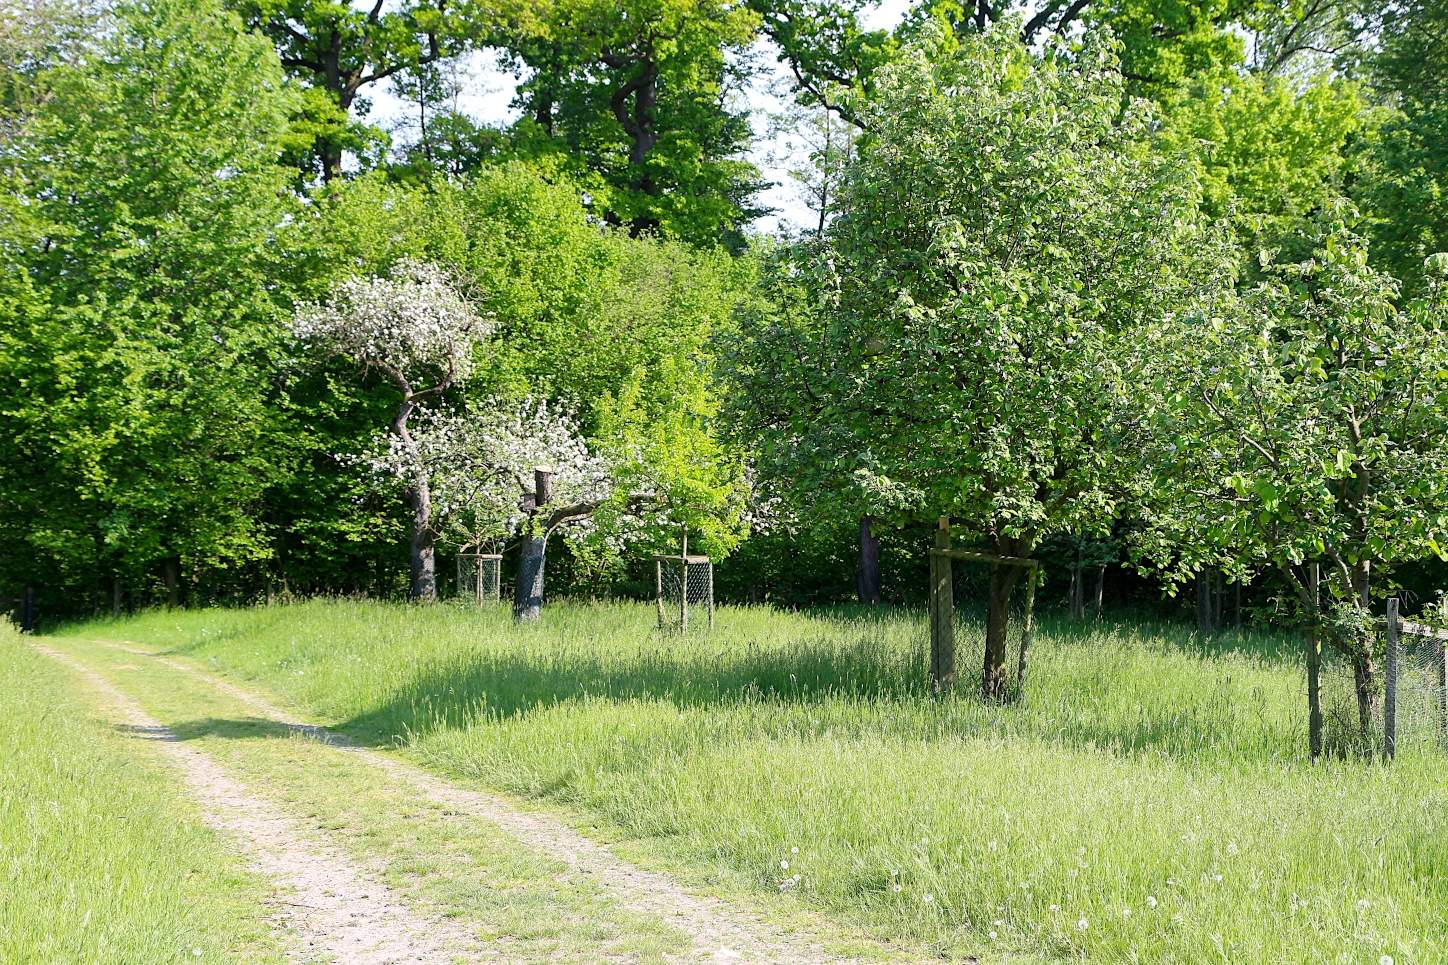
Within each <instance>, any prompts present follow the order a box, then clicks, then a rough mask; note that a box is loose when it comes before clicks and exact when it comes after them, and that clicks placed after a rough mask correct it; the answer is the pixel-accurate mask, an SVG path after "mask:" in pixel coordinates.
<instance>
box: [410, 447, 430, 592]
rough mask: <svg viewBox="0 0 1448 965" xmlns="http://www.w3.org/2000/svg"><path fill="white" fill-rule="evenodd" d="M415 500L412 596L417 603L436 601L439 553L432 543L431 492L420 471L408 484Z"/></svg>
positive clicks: (412, 545) (412, 542) (412, 546)
mask: <svg viewBox="0 0 1448 965" xmlns="http://www.w3.org/2000/svg"><path fill="white" fill-rule="evenodd" d="M407 496H408V499H409V500H411V502H412V541H411V545H410V548H411V554H412V599H413V602H415V603H436V602H437V554H436V552H435V550H434V547H433V542H434V539H435V536H434V534H433V531H432V493H431V491H430V490H429V489H428V486H427V476H426V475H425V474H422V473H419V474H418V475H417V477H416V478H415V479H413V481H412V485H411V486H409V487H407Z"/></svg>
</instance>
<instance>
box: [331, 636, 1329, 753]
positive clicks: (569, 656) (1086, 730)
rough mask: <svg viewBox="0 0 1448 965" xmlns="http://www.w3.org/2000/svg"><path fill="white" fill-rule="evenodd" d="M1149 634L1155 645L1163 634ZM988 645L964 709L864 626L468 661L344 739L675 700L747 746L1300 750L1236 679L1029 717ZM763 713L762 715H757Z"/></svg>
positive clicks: (1243, 642)
mask: <svg viewBox="0 0 1448 965" xmlns="http://www.w3.org/2000/svg"><path fill="white" fill-rule="evenodd" d="M1102 629H1106V630H1107V631H1108V632H1112V628H1111V627H1106V628H1103V627H1102V625H1100V624H1097V625H1096V626H1095V627H1089V626H1084V625H1076V626H1075V627H1073V625H1071V624H1067V623H1065V622H1064V621H1062V622H1061V624H1060V625H1059V626H1058V625H1056V623H1055V621H1054V620H1050V621H1048V626H1047V627H1045V628H1042V632H1043V634H1044V637H1045V639H1044V640H1042V639H1041V638H1038V641H1037V646H1040V647H1068V646H1069V647H1077V648H1081V650H1082V651H1083V652H1091V651H1094V650H1096V648H1097V647H1098V646H1099V637H1097V638H1093V637H1092V634H1093V633H1100V632H1101V631H1102ZM1139 630H1140V631H1141V632H1144V633H1151V632H1152V629H1151V628H1149V627H1141V628H1139ZM979 631H980V628H979V627H975V626H970V625H967V626H964V627H962V632H961V634H960V637H959V644H960V650H959V652H958V656H957V669H958V672H959V677H958V684H957V690H956V693H955V694H954V695H952V696H949V697H936V696H935V695H933V694H932V691H931V687H930V681H929V677H928V673H927V669H926V666H925V651H926V645H925V641H924V640H923V638H922V639H920V640H917V641H914V642H913V643H907V642H906V641H902V640H900V639H899V638H898V637H895V638H889V637H885V636H881V635H879V634H874V633H872V632H871V631H870V629H869V628H868V626H864V627H861V626H856V627H855V628H854V629H853V631H852V630H851V629H849V628H841V629H840V630H838V631H835V632H831V633H827V634H821V635H820V636H817V637H812V638H808V639H804V640H800V641H797V642H791V643H787V644H785V645H782V646H781V645H778V644H775V645H772V646H770V647H761V646H751V645H744V646H740V645H738V644H734V645H726V646H725V647H722V648H717V649H711V648H710V646H709V643H708V641H709V638H708V637H707V636H700V637H697V638H696V637H677V636H675V637H660V638H658V645H657V647H654V648H652V649H651V648H648V647H644V648H639V649H637V650H632V651H626V652H620V653H614V654H609V653H600V652H599V651H595V650H587V649H583V648H577V649H571V648H561V649H551V650H550V649H539V650H530V649H529V648H527V647H526V646H520V647H518V648H516V649H506V650H498V651H490V652H486V653H483V652H476V651H474V652H467V651H464V652H461V653H459V654H457V655H456V656H454V657H452V658H451V659H449V660H447V661H442V662H437V663H433V664H430V665H426V666H422V667H419V668H418V669H417V670H416V671H415V672H414V674H413V675H412V676H411V678H410V679H408V680H407V681H406V682H405V683H404V684H402V685H401V686H400V687H398V688H397V689H396V690H394V691H393V692H392V693H391V695H390V697H389V699H387V700H386V701H385V702H384V703H382V704H381V705H379V706H377V707H376V708H375V709H373V710H371V711H370V712H368V713H365V714H361V715H359V716H357V717H354V718H353V719H351V720H349V721H348V722H347V723H346V724H344V725H343V727H342V729H343V730H344V731H346V732H347V733H348V734H350V735H352V736H354V737H355V738H356V739H358V740H361V741H365V742H368V743H376V744H388V743H392V742H393V741H395V740H397V739H406V738H408V737H409V736H412V737H421V736H425V735H427V734H428V733H431V732H435V731H439V730H449V729H465V728H467V727H470V726H487V723H488V722H490V721H497V720H499V719H506V718H513V717H515V716H520V715H526V714H529V713H532V712H535V711H538V710H545V709H547V708H551V707H556V706H558V705H561V704H564V703H566V702H569V701H575V700H580V699H592V700H602V701H608V702H612V703H626V702H630V701H640V702H659V701H662V702H666V703H669V704H673V705H674V706H676V707H678V708H679V709H680V710H681V711H682V710H685V709H688V708H711V707H718V708H721V709H724V710H728V711H730V712H734V711H738V710H739V709H740V708H745V712H746V716H748V717H750V718H751V720H750V722H748V723H745V724H743V725H742V726H743V729H742V730H736V731H734V733H735V739H739V738H741V737H742V735H744V734H747V733H749V732H754V731H756V730H757V733H758V736H759V738H760V739H771V738H774V737H782V736H789V735H797V734H800V733H804V734H806V735H808V734H809V733H814V732H820V733H828V734H831V735H833V736H834V737H839V738H846V739H849V738H851V737H853V738H862V737H865V736H866V735H875V736H879V735H882V734H884V733H888V734H890V735H892V736H894V737H896V738H904V739H914V740H920V741H923V742H932V741H939V740H951V739H955V740H970V739H990V740H1015V739H1020V740H1025V741H1045V742H1048V743H1053V744H1059V745H1062V746H1066V747H1073V748H1088V747H1089V748H1093V749H1095V750H1101V751H1107V752H1109V753H1113V754H1117V755H1120V756H1124V757H1135V756H1140V755H1144V754H1154V755H1161V756H1167V757H1173V758H1177V759H1183V760H1188V759H1193V758H1197V757H1202V756H1204V755H1205V756H1210V757H1213V758H1217V759H1220V758H1228V757H1231V758H1242V759H1248V758H1250V759H1279V760H1280V759H1282V758H1284V757H1295V756H1297V755H1298V753H1299V751H1300V750H1301V748H1300V747H1298V744H1300V743H1301V741H1299V740H1297V734H1296V730H1297V729H1298V728H1297V727H1296V723H1297V722H1294V721H1292V720H1286V719H1277V717H1276V716H1273V715H1274V714H1275V713H1276V712H1275V711H1273V710H1272V709H1271V708H1270V707H1268V706H1267V705H1266V704H1265V703H1263V700H1265V698H1264V697H1263V696H1262V695H1261V694H1255V693H1251V692H1243V691H1242V688H1241V687H1240V686H1235V685H1233V683H1232V676H1231V673H1230V669H1229V670H1228V671H1227V672H1225V673H1223V674H1222V676H1221V679H1220V680H1218V681H1217V683H1215V684H1208V685H1207V686H1193V688H1192V693H1191V696H1190V699H1189V700H1186V701H1184V702H1182V703H1174V702H1173V701H1172V700H1171V699H1168V696H1167V695H1159V696H1153V695H1151V694H1149V693H1141V694H1138V695H1135V696H1133V697H1131V699H1126V698H1124V697H1123V696H1122V695H1121V693H1119V692H1118V689H1119V688H1118V687H1117V686H1116V685H1115V684H1112V683H1111V682H1109V681H1107V682H1103V681H1100V680H1095V681H1094V682H1091V683H1088V682H1086V681H1083V682H1082V688H1083V689H1082V692H1081V693H1080V694H1079V699H1076V698H1068V699H1067V700H1066V701H1065V702H1061V701H1059V700H1057V701H1056V703H1055V704H1054V705H1053V703H1052V698H1050V697H1048V696H1046V694H1045V692H1043V691H1040V690H1038V691H1035V692H1032V691H1031V690H1030V689H1029V688H1028V692H1027V698H1026V700H1025V701H1024V702H1022V703H1019V704H1000V703H996V702H992V701H986V700H984V699H983V698H982V697H981V696H980V695H979V690H978V685H977V681H978V677H977V676H976V671H975V667H976V666H978V663H977V661H978V660H979V652H980V647H979V646H977V644H979V643H980V640H978V639H976V637H977V636H979ZM1263 643H1264V642H1263V641H1262V640H1254V639H1251V638H1246V637H1243V638H1237V639H1233V640H1230V641H1219V642H1216V643H1212V644H1210V645H1199V644H1197V643H1196V642H1195V641H1194V640H1193V639H1192V634H1191V633H1190V632H1183V633H1180V634H1178V633H1169V634H1168V635H1167V638H1166V639H1163V640H1160V641H1155V640H1154V641H1152V643H1151V646H1150V647H1148V648H1146V649H1145V650H1143V651H1142V652H1143V655H1144V656H1145V655H1146V654H1147V653H1149V651H1150V650H1152V649H1155V650H1158V652H1160V651H1179V652H1181V653H1184V654H1187V655H1188V656H1196V657H1200V658H1202V659H1203V665H1202V670H1203V672H1211V671H1209V670H1208V663H1209V662H1210V661H1211V660H1213V659H1214V658H1216V657H1219V656H1222V655H1224V654H1236V655H1241V656H1247V655H1250V656H1251V657H1254V658H1257V659H1261V660H1263V661H1276V660H1278V659H1280V655H1279V654H1278V653H1276V651H1275V648H1274V647H1271V646H1264V645H1263ZM1134 646H1135V645H1132V646H1131V647H1128V648H1127V650H1128V651H1130V650H1131V649H1132V647H1134ZM1012 660H1014V654H1012ZM1128 670H1129V668H1128ZM1113 672H1114V671H1113ZM1213 679H1214V680H1216V676H1215V674H1214V676H1213ZM1197 683H1200V681H1197ZM1093 688H1096V689H1093ZM1098 690H1099V692H1098ZM1057 696H1058V697H1059V696H1060V694H1059V691H1058V692H1057ZM825 705H829V706H825ZM751 706H754V707H758V712H757V713H754V712H753V711H750V710H748V708H750V707H751ZM821 722H823V723H821ZM737 724H738V718H737V717H736V725H737ZM736 725H731V727H733V726H736ZM681 726H684V725H681ZM611 733H612V732H611V731H610V734H611ZM582 739H585V740H586V739H588V738H587V737H586V736H584V737H583V738H582ZM609 739H612V738H611V737H610V738H609ZM744 739H747V738H744Z"/></svg>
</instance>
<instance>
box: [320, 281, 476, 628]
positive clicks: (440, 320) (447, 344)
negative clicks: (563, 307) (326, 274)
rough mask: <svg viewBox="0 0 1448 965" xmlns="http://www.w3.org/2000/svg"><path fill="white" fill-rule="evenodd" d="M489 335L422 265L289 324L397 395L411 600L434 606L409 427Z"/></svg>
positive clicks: (395, 426) (427, 500) (427, 487)
mask: <svg viewBox="0 0 1448 965" xmlns="http://www.w3.org/2000/svg"><path fill="white" fill-rule="evenodd" d="M491 328H492V325H491V323H490V322H487V321H485V320H484V319H483V318H481V317H479V315H478V314H477V313H476V312H475V311H474V310H473V308H472V306H471V305H470V304H469V303H468V301H467V299H466V298H465V297H464V296H463V295H462V294H461V293H460V292H459V290H458V288H457V287H456V284H455V282H454V280H453V279H452V278H451V277H450V276H449V275H448V274H447V273H446V272H445V271H443V270H442V269H440V268H438V267H437V266H435V265H429V264H426V263H423V262H415V261H402V262H399V263H398V264H397V265H395V266H394V267H393V269H392V272H391V277H389V278H359V279H352V280H348V281H345V282H343V283H342V284H341V285H339V286H338V288H337V291H336V293H335V294H334V295H333V297H332V298H331V299H330V300H329V301H328V302H327V304H326V305H322V306H317V307H313V308H308V309H304V310H303V311H302V312H300V313H299V314H298V316H297V319H296V321H295V322H294V323H293V330H294V331H295V333H296V334H297V336H298V338H299V339H301V341H302V342H303V343H304V344H306V345H307V346H308V347H309V348H310V349H312V350H313V351H315V352H318V353H321V354H324V355H327V354H330V355H344V356H346V357H348V358H350V359H352V360H354V361H356V362H358V363H359V364H361V365H363V366H364V367H366V368H368V369H372V370H375V371H377V372H379V373H381V374H382V375H383V376H384V377H385V378H386V379H387V380H388V381H389V382H391V383H392V384H393V386H395V387H396V389H397V390H398V391H399V392H401V393H402V403H401V405H399V406H398V408H397V413H396V415H394V416H393V417H392V423H391V425H390V426H389V429H390V430H391V432H392V435H393V436H394V437H395V438H396V440H397V444H398V446H399V447H400V448H401V450H402V451H403V452H404V453H407V454H409V458H410V460H411V466H412V467H413V472H412V474H411V478H410V479H409V480H408V481H407V486H406V490H407V497H408V500H409V502H410V503H411V505H412V539H411V552H412V598H413V599H414V600H421V601H423V602H427V603H431V602H433V601H435V600H436V599H437V569H436V560H435V557H434V549H433V546H434V543H435V542H436V539H437V529H436V525H435V520H434V518H433V502H432V486H431V474H430V473H429V472H428V469H427V463H426V461H425V460H424V459H423V458H422V457H421V454H420V453H419V452H418V451H417V450H418V441H417V439H415V438H414V437H413V434H412V431H411V429H410V427H409V421H410V420H411V418H412V416H413V414H414V412H416V411H417V407H418V406H419V405H421V404H422V403H423V402H426V401H427V400H429V399H432V398H435V397H437V396H439V395H441V394H442V393H444V392H446V391H447V390H448V389H450V388H452V387H453V386H454V385H456V384H458V383H460V382H462V381H464V380H465V379H466V378H467V377H468V374H469V373H470V372H471V370H472V362H473V359H472V354H473V342H474V340H475V339H478V338H481V337H483V336H485V335H486V334H487V333H488V332H489V331H490V330H491Z"/></svg>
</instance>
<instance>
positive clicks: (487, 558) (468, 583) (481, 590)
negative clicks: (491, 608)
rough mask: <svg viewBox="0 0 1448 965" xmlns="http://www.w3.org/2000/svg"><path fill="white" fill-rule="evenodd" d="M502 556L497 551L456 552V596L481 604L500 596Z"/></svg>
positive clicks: (496, 599)
mask: <svg viewBox="0 0 1448 965" xmlns="http://www.w3.org/2000/svg"><path fill="white" fill-rule="evenodd" d="M502 582H503V557H502V556H501V555H500V554H498V553H459V554H458V597H459V599H463V600H469V601H471V602H473V603H476V604H477V605H478V606H482V605H483V604H485V603H497V602H498V601H499V599H501V598H502Z"/></svg>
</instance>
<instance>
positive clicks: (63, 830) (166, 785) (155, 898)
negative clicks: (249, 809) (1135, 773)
mask: <svg viewBox="0 0 1448 965" xmlns="http://www.w3.org/2000/svg"><path fill="white" fill-rule="evenodd" d="M0 707H3V708H4V713H0V962H15V963H26V965H30V963H36V965H72V963H79V962H85V963H87V965H132V963H141V962H145V963H156V965H164V963H169V962H177V963H179V962H195V963H197V965H209V963H220V962H257V963H264V962H280V961H282V960H283V956H282V955H281V953H280V952H279V951H278V950H277V947H276V944H275V942H274V940H273V936H272V933H271V931H270V930H269V929H268V928H267V927H266V926H265V925H264V924H263V923H262V922H261V921H259V920H258V918H259V915H258V913H257V911H256V909H257V908H258V907H259V906H258V904H257V901H258V899H260V898H261V897H262V896H263V895H264V894H265V892H264V891H263V890H262V885H261V883H260V882H258V881H256V880H254V879H252V878H250V877H249V876H247V875H245V874H243V873H242V871H241V870H240V867H239V861H238V860H237V859H235V858H233V857H232V856H231V855H229V854H227V853H226V852H224V851H223V850H222V848H221V846H220V842H219V841H218V840H217V839H216V837H215V836H214V835H213V834H212V833H211V832H210V830H209V829H207V828H206V827H204V826H203V825H202V824H201V823H200V820H199V818H198V817H197V816H196V814H195V812H194V809H193V808H192V807H191V806H190V805H189V804H188V803H186V799H185V798H186V796H185V791H184V790H183V789H181V788H180V787H178V786H177V783H176V780H175V776H174V774H172V773H170V772H168V771H166V770H164V769H163V768H162V767H161V765H159V764H158V763H157V762H155V761H154V760H152V759H151V755H150V754H148V753H146V752H145V751H144V750H141V749H140V748H139V747H138V744H137V742H136V740H135V739H134V738H127V737H123V736H121V735H120V734H118V733H116V732H115V731H114V730H113V729H112V728H110V727H108V726H106V725H105V724H103V723H100V722H99V721H98V720H97V719H96V715H97V714H103V713H104V711H102V710H101V709H100V707H99V705H98V704H97V703H95V701H94V700H93V699H92V695H90V694H88V693H87V692H86V691H85V688H84V685H81V684H78V683H77V682H76V681H75V680H74V679H73V677H72V676H71V675H70V673H69V671H67V670H65V669H64V668H62V667H60V666H59V665H57V664H56V663H54V662H53V661H51V660H49V659H47V658H45V657H42V656H40V655H38V654H36V653H35V652H34V651H32V650H30V649H29V648H28V647H26V646H25V645H24V643H23V642H22V639H21V637H20V634H18V633H17V632H15V630H14V628H13V626H12V625H11V624H9V623H8V622H3V621H0Z"/></svg>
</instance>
